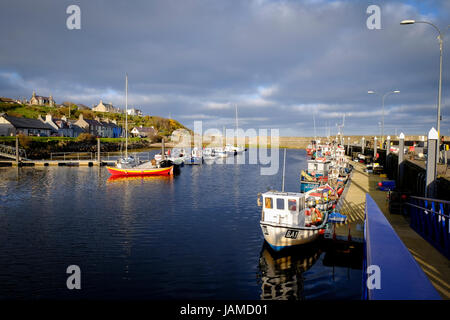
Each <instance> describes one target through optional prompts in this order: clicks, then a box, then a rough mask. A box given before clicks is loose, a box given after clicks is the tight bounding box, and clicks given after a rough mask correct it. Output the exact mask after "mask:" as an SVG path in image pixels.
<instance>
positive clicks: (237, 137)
mask: <svg viewBox="0 0 450 320" xmlns="http://www.w3.org/2000/svg"><path fill="white" fill-rule="evenodd" d="M235 107H236V146H237V145H238V139H239V136H238V112H237V104H235Z"/></svg>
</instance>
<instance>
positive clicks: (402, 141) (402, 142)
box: [397, 132, 405, 186]
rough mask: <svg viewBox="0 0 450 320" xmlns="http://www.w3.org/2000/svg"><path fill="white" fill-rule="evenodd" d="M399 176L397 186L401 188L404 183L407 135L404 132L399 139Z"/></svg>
mask: <svg viewBox="0 0 450 320" xmlns="http://www.w3.org/2000/svg"><path fill="white" fill-rule="evenodd" d="M398 138H399V141H398V175H397V185H399V186H401V185H402V182H403V160H404V157H405V153H404V152H405V135H404V134H403V132H401V133H400V136H399V137H398Z"/></svg>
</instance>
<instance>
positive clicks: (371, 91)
mask: <svg viewBox="0 0 450 320" xmlns="http://www.w3.org/2000/svg"><path fill="white" fill-rule="evenodd" d="M367 93H368V94H378V95H379V96H381V97H382V99H381V101H382V104H381V105H382V107H381V113H382V117H381V119H382V120H381V145H383V143H384V99H385V98H386V97H387V96H388V95H390V94H394V93H400V90H394V91H389V92H386V93H385V94H384V95H381V94H379V93H378V92H375V91H373V90H369V91H367Z"/></svg>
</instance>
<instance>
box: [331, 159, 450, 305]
mask: <svg viewBox="0 0 450 320" xmlns="http://www.w3.org/2000/svg"><path fill="white" fill-rule="evenodd" d="M351 164H352V165H353V166H354V172H353V177H352V181H351V185H350V188H349V190H348V193H347V195H346V197H345V201H344V206H343V208H342V210H341V213H342V214H345V215H347V217H348V223H347V224H339V225H337V226H336V231H335V232H336V238H337V239H341V240H345V239H347V237H348V234H349V231H350V235H351V238H352V241H356V242H359V241H360V239H364V228H363V225H364V217H365V211H364V209H365V201H366V199H365V195H366V193H368V194H370V196H371V197H372V198H373V199H374V200H375V202H376V203H377V205H378V207H379V208H380V210H381V211H382V212H383V214H384V215H385V217H386V219H387V220H388V221H389V223H390V224H391V226H392V227H393V229H394V230H395V232H396V233H397V235H398V236H399V238H400V239H401V240H402V242H403V243H404V244H405V246H406V247H407V248H408V250H409V252H410V253H411V255H412V256H413V257H414V259H415V260H416V261H417V263H418V264H419V265H420V267H421V268H422V270H423V271H424V273H425V274H426V275H427V277H428V279H429V280H430V282H431V283H432V284H433V286H434V287H435V288H436V290H437V291H438V292H439V294H440V295H441V297H442V298H444V299H450V264H449V261H448V259H447V258H446V257H445V256H443V255H442V254H441V253H440V252H439V251H438V250H437V249H435V248H434V247H433V246H432V245H431V244H430V243H428V242H427V241H426V240H425V239H424V238H422V237H421V236H420V235H419V234H418V233H416V232H415V231H414V230H413V229H412V228H411V227H410V223H409V221H408V220H407V218H406V217H405V216H403V215H399V214H391V213H390V212H389V201H388V198H387V192H385V191H379V190H378V189H377V185H378V182H380V181H382V180H385V179H383V178H380V176H378V175H369V174H367V173H366V172H364V165H362V164H360V163H356V162H351Z"/></svg>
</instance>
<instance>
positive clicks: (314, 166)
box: [308, 159, 331, 177]
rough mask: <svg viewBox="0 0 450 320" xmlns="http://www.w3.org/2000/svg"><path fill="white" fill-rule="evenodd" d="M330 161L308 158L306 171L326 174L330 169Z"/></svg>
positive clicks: (318, 174)
mask: <svg viewBox="0 0 450 320" xmlns="http://www.w3.org/2000/svg"><path fill="white" fill-rule="evenodd" d="M330 165H331V162H330V161H329V160H319V159H316V160H308V173H309V174H311V175H312V174H313V173H314V176H316V177H317V176H327V175H328V171H329V170H330Z"/></svg>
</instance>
